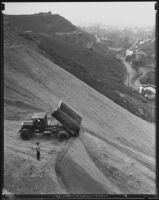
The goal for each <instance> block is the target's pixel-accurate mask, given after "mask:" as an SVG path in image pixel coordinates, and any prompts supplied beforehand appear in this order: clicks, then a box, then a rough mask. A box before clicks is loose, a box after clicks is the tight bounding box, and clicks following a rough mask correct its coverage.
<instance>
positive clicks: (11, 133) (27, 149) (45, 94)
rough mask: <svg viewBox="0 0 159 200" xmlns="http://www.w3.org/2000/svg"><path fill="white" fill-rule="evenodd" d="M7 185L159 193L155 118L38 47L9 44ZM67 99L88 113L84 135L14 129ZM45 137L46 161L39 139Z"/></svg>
mask: <svg viewBox="0 0 159 200" xmlns="http://www.w3.org/2000/svg"><path fill="white" fill-rule="evenodd" d="M4 87H5V90H4V103H5V105H4V106H5V107H4V109H5V122H4V147H5V150H4V169H5V170H4V188H5V189H6V190H8V191H10V192H13V193H18V194H19V193H20V194H21V193H22V194H28V193H31V194H34V193H36V194H37V193H38V194H39V193H40V194H44V193H97V194H99V193H105V194H120V193H124V194H125V193H127V194H130V193H135V194H136V193H138V194H142V193H144V194H154V193H155V126H154V124H152V123H148V122H146V121H144V120H142V119H140V118H138V117H136V116H134V115H133V114H131V113H130V112H128V111H127V110H125V109H123V108H122V107H120V106H118V105H117V104H115V103H113V102H112V101H111V100H109V99H108V98H106V97H105V96H103V95H102V94H100V93H98V92H97V91H95V90H94V89H92V88H91V87H89V86H87V85H86V84H84V83H83V82H81V81H80V80H79V79H77V78H75V77H74V76H73V75H71V74H69V73H68V72H66V71H65V70H63V69H61V68H60V67H58V66H57V65H55V64H54V63H52V62H51V61H49V60H48V59H47V58H45V57H44V56H43V55H41V54H40V53H39V52H37V51H35V50H33V49H31V48H28V47H26V46H23V45H16V44H15V45H6V46H5V48H4ZM60 99H62V100H63V101H64V102H66V103H68V104H69V105H70V106H72V107H73V108H74V109H75V110H77V111H78V112H79V113H80V114H81V115H82V117H83V120H82V128H81V132H80V136H79V137H78V138H75V139H74V138H71V139H69V140H68V141H64V142H62V143H61V142H59V141H58V140H57V139H56V138H53V137H52V138H45V137H42V136H37V137H35V138H33V139H32V140H30V141H24V140H22V139H20V137H19V136H18V135H17V134H16V132H17V131H18V129H19V128H20V124H21V120H22V119H29V117H31V116H32V112H36V111H41V110H43V111H46V112H47V113H48V114H49V113H51V111H52V110H53V109H55V107H56V105H57V103H58V101H59V100H60ZM36 141H40V143H41V153H42V158H41V161H40V162H38V161H37V160H36V157H35V149H34V147H35V143H36Z"/></svg>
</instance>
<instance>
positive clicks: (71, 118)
mask: <svg viewBox="0 0 159 200" xmlns="http://www.w3.org/2000/svg"><path fill="white" fill-rule="evenodd" d="M52 116H53V117H54V118H55V119H56V120H58V121H59V122H60V123H61V124H62V125H64V126H65V127H66V129H67V130H68V131H69V132H71V133H72V134H73V135H78V134H79V131H80V126H81V120H82V118H81V116H80V115H78V114H77V113H76V112H75V111H73V110H72V109H71V108H70V107H68V106H67V105H66V104H65V103H63V102H62V101H60V102H59V104H58V106H57V108H56V110H55V111H54V112H53V113H52Z"/></svg>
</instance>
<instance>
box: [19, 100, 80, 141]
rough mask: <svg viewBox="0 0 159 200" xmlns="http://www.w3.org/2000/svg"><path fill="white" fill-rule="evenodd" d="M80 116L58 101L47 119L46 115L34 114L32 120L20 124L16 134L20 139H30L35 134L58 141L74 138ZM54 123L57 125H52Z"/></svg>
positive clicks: (77, 130)
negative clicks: (51, 137)
mask: <svg viewBox="0 0 159 200" xmlns="http://www.w3.org/2000/svg"><path fill="white" fill-rule="evenodd" d="M81 120H82V118H81V116H80V115H79V114H77V112H75V111H74V110H73V109H72V108H70V107H69V106H68V105H66V104H65V103H63V102H62V101H60V102H59V103H58V106H57V108H56V110H55V111H53V112H52V114H51V116H50V117H48V116H47V113H45V112H40V113H35V114H34V115H33V116H32V119H31V120H29V121H24V122H22V125H21V128H20V130H19V131H18V134H19V135H20V137H21V138H22V139H25V140H27V139H31V138H32V137H33V136H34V135H36V134H43V135H49V136H51V135H55V136H56V137H57V138H58V139H59V140H64V139H68V138H69V137H71V136H72V137H76V136H78V135H79V132H80V127H81ZM54 121H56V122H57V123H53V122H54Z"/></svg>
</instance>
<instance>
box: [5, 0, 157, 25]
mask: <svg viewBox="0 0 159 200" xmlns="http://www.w3.org/2000/svg"><path fill="white" fill-rule="evenodd" d="M4 4H5V11H4V12H3V13H4V14H34V13H39V12H49V11H51V12H52V14H60V15H61V16H63V17H65V18H66V19H68V20H69V21H71V22H72V23H73V24H74V25H76V26H78V25H79V26H87V25H92V24H98V23H100V24H103V25H111V26H124V27H125V26H129V27H131V26H138V27H146V26H154V25H155V14H156V10H155V9H154V5H155V1H154V2H152V1H151V2H41V3H30V2H28V3H27V2H26V3H24V2H19V3H11V2H10V3H4Z"/></svg>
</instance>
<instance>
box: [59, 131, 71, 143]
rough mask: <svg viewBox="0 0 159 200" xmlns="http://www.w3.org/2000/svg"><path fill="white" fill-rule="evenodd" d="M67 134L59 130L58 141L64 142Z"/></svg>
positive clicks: (67, 136)
mask: <svg viewBox="0 0 159 200" xmlns="http://www.w3.org/2000/svg"><path fill="white" fill-rule="evenodd" d="M69 136H70V135H69V133H68V132H67V131H65V130H61V131H59V132H58V134H57V137H58V139H59V140H60V141H63V140H66V139H68V138H69Z"/></svg>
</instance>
